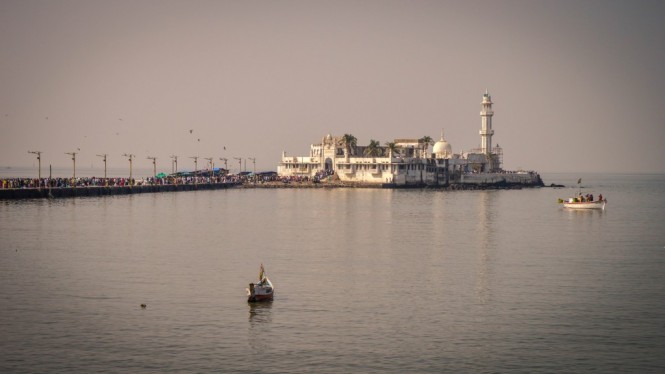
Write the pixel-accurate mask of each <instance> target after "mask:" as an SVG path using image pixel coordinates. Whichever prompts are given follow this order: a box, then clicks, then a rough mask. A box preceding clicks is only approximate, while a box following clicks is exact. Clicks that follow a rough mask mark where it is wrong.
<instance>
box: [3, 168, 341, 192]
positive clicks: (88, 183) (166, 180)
mask: <svg viewBox="0 0 665 374" xmlns="http://www.w3.org/2000/svg"><path fill="white" fill-rule="evenodd" d="M333 175H334V172H333V171H332V170H328V171H321V172H319V173H317V174H316V175H315V176H313V177H309V176H289V177H280V176H278V175H277V173H265V174H256V175H254V174H241V175H223V174H220V175H214V176H210V175H207V176H206V175H200V176H199V175H197V176H193V175H188V176H182V175H181V176H178V175H169V176H166V177H162V178H159V177H148V178H141V179H136V178H131V179H130V178H99V177H77V178H41V179H39V178H2V184H1V185H0V188H3V189H7V188H73V187H77V188H78V187H125V186H158V185H176V184H218V183H270V182H282V183H292V182H314V183H319V182H321V181H326V180H330V179H331V177H332V176H333Z"/></svg>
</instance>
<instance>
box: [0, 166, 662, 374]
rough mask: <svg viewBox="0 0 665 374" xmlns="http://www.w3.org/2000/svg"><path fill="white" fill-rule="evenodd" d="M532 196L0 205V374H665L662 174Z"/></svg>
mask: <svg viewBox="0 0 665 374" xmlns="http://www.w3.org/2000/svg"><path fill="white" fill-rule="evenodd" d="M580 176H581V177H582V178H583V183H582V186H583V187H584V188H583V189H582V192H583V193H594V194H595V195H597V194H598V193H602V194H603V195H604V196H606V197H607V199H608V200H609V204H608V206H607V209H606V210H605V211H568V210H564V209H563V208H562V207H561V206H560V205H559V204H557V203H556V201H557V198H565V197H567V196H569V195H572V194H575V193H577V192H578V189H577V184H576V182H577V178H578V177H580ZM543 178H544V180H545V183H547V184H549V183H552V182H553V183H562V184H565V185H567V186H570V187H568V188H562V189H553V188H541V189H525V190H506V191H432V190H381V189H355V190H354V189H334V190H318V189H317V190H293V189H283V190H267V189H266V190H249V189H237V190H218V191H195V192H180V193H158V194H142V195H134V196H107V197H97V198H78V199H61V200H29V201H0V243H1V247H0V248H1V249H0V303H1V305H0V372H3V373H13V372H39V373H58V372H60V373H72V372H85V373H94V372H114V373H117V372H123V373H124V372H127V373H140V372H160V373H162V372H247V373H254V372H265V373H312V372H316V373H348V372H362V373H366V372H380V373H386V372H388V373H406V372H433V373H440V372H525V373H533V372H565V373H571V372H591V371H596V372H602V373H609V372H639V373H647V372H661V373H662V372H664V371H665V175H567V174H549V175H543ZM261 263H263V264H264V265H265V267H266V271H267V273H268V275H269V276H270V278H271V280H272V281H273V283H274V284H275V287H276V297H275V301H274V302H273V303H272V304H264V305H248V303H247V302H246V296H245V288H246V287H247V285H248V283H250V282H253V281H256V279H257V276H258V270H259V265H260V264H261ZM142 303H145V304H147V308H145V309H142V308H141V307H140V304H142Z"/></svg>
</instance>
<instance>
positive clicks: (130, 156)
mask: <svg viewBox="0 0 665 374" xmlns="http://www.w3.org/2000/svg"><path fill="white" fill-rule="evenodd" d="M123 156H125V157H128V158H129V187H131V186H132V160H133V159H134V157H136V156H135V155H133V154H131V153H129V154H127V153H125V154H123Z"/></svg>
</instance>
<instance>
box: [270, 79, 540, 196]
mask: <svg viewBox="0 0 665 374" xmlns="http://www.w3.org/2000/svg"><path fill="white" fill-rule="evenodd" d="M492 104H493V103H492V97H491V96H490V94H489V92H487V91H485V94H484V95H483V99H482V102H481V111H480V118H481V128H480V139H481V148H480V149H473V150H469V151H467V152H460V153H453V151H452V146H451V144H450V143H448V141H447V140H446V139H445V138H444V136H443V130H442V131H441V138H440V139H439V140H438V141H437V142H433V141H432V139H430V138H429V137H423V138H420V139H395V140H394V141H393V142H387V143H386V144H385V145H383V146H382V145H380V144H378V142H376V141H371V142H370V144H369V145H367V146H359V145H357V144H356V139H355V137H353V136H352V135H348V134H346V135H344V136H331V135H330V134H328V135H326V136H325V137H323V139H322V140H321V143H318V144H312V145H311V146H310V150H309V156H287V155H286V152H283V153H282V159H281V162H280V164H279V165H278V167H277V173H278V175H280V176H284V177H316V176H319V177H321V176H325V175H328V176H334V178H338V179H339V180H340V181H342V182H346V183H358V184H365V185H381V186H384V187H409V186H413V187H417V186H448V185H449V184H457V183H459V184H495V183H501V182H503V183H509V184H518V185H542V181H541V180H540V176H539V175H538V174H537V173H533V172H530V173H525V172H518V173H515V172H506V171H504V170H503V169H502V159H503V150H502V149H501V147H499V146H498V144H497V146H492V136H493V135H494V130H493V129H492V117H493V116H494V111H493V110H492Z"/></svg>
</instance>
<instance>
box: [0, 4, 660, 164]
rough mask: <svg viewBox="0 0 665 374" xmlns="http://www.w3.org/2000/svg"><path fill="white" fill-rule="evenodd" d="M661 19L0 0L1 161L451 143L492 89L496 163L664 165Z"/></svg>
mask: <svg viewBox="0 0 665 374" xmlns="http://www.w3.org/2000/svg"><path fill="white" fill-rule="evenodd" d="M663 19H665V1H660V0H656V1H632V0H631V1H628V0H626V1H607V0H602V1H585V0H575V1H565V0H557V1H534V0H525V1H497V0H493V1H413V0H410V1H385V0H382V1H370V0H358V1H340V0H335V1H164V0H156V1H144V0H138V1H137V0H131V1H123V0H114V1H94V0H84V1H61V0H51V1H31V0H17V1H14V0H0V129H1V132H0V167H6V166H31V165H33V164H35V163H36V158H35V156H34V155H32V154H29V153H28V150H39V151H42V152H43V155H42V167H43V168H44V167H48V166H44V165H48V164H52V165H53V166H54V167H55V166H65V167H66V166H70V165H71V159H70V157H69V156H68V155H66V154H65V152H72V151H77V152H79V154H78V156H77V164H81V165H87V167H90V166H91V165H93V164H94V165H95V167H97V166H99V167H100V168H103V164H102V161H101V159H100V158H99V157H96V156H95V155H96V154H101V153H107V154H108V155H109V156H108V157H109V161H108V162H109V167H125V166H126V164H127V160H126V158H124V157H122V154H123V153H133V154H135V155H136V156H137V159H136V164H135V165H136V167H145V168H149V167H151V166H152V164H151V161H150V160H147V159H146V157H147V156H156V157H157V164H158V168H159V169H163V170H170V167H171V166H170V165H171V164H170V158H169V156H170V155H174V154H175V155H179V156H180V159H179V166H180V169H193V167H194V164H193V160H191V159H188V158H187V157H189V156H195V155H197V156H200V157H202V158H203V157H214V158H216V159H218V158H219V157H226V158H228V159H230V160H232V158H233V157H255V158H256V166H257V169H259V170H276V166H277V164H278V162H279V160H280V157H281V153H282V151H283V150H285V151H287V154H290V155H298V156H300V155H306V154H307V153H308V151H309V145H310V144H312V143H316V142H319V141H320V140H321V138H322V137H323V136H324V135H326V134H328V133H330V134H332V135H343V134H345V133H350V134H353V135H355V136H356V137H357V138H358V143H359V144H361V145H365V144H367V143H369V140H370V139H376V140H379V141H380V142H381V143H382V144H383V143H384V142H386V141H389V140H392V139H394V138H420V137H422V136H424V135H429V136H431V137H432V138H435V139H438V138H439V136H440V133H441V129H442V128H443V129H444V130H445V137H446V139H447V140H448V141H449V142H450V143H451V144H452V146H453V151H454V152H459V151H461V150H468V149H471V148H476V147H479V145H480V136H479V135H478V131H479V130H480V116H479V112H480V102H481V99H482V94H483V93H484V92H485V89H487V90H489V92H490V94H491V95H492V98H493V101H494V103H495V104H494V111H495V115H494V120H493V127H494V130H495V135H494V138H493V142H494V144H497V143H498V144H499V145H501V146H502V147H503V149H504V167H505V168H507V169H517V168H524V169H529V170H538V171H541V172H559V171H560V172H567V171H571V172H578V171H579V172H590V171H599V172H614V171H617V172H665V144H664V143H665V104H664V103H663V95H664V94H665V21H663ZM190 130H193V131H192V132H191V133H190ZM224 147H226V150H224ZM79 148H80V151H78V149H79ZM201 162H203V161H201ZM232 162H235V164H233V165H237V161H232ZM199 165H201V164H199ZM217 165H219V161H217ZM229 166H231V162H230V165H229ZM249 166H250V170H251V162H250V163H249ZM232 171H233V169H232Z"/></svg>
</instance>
